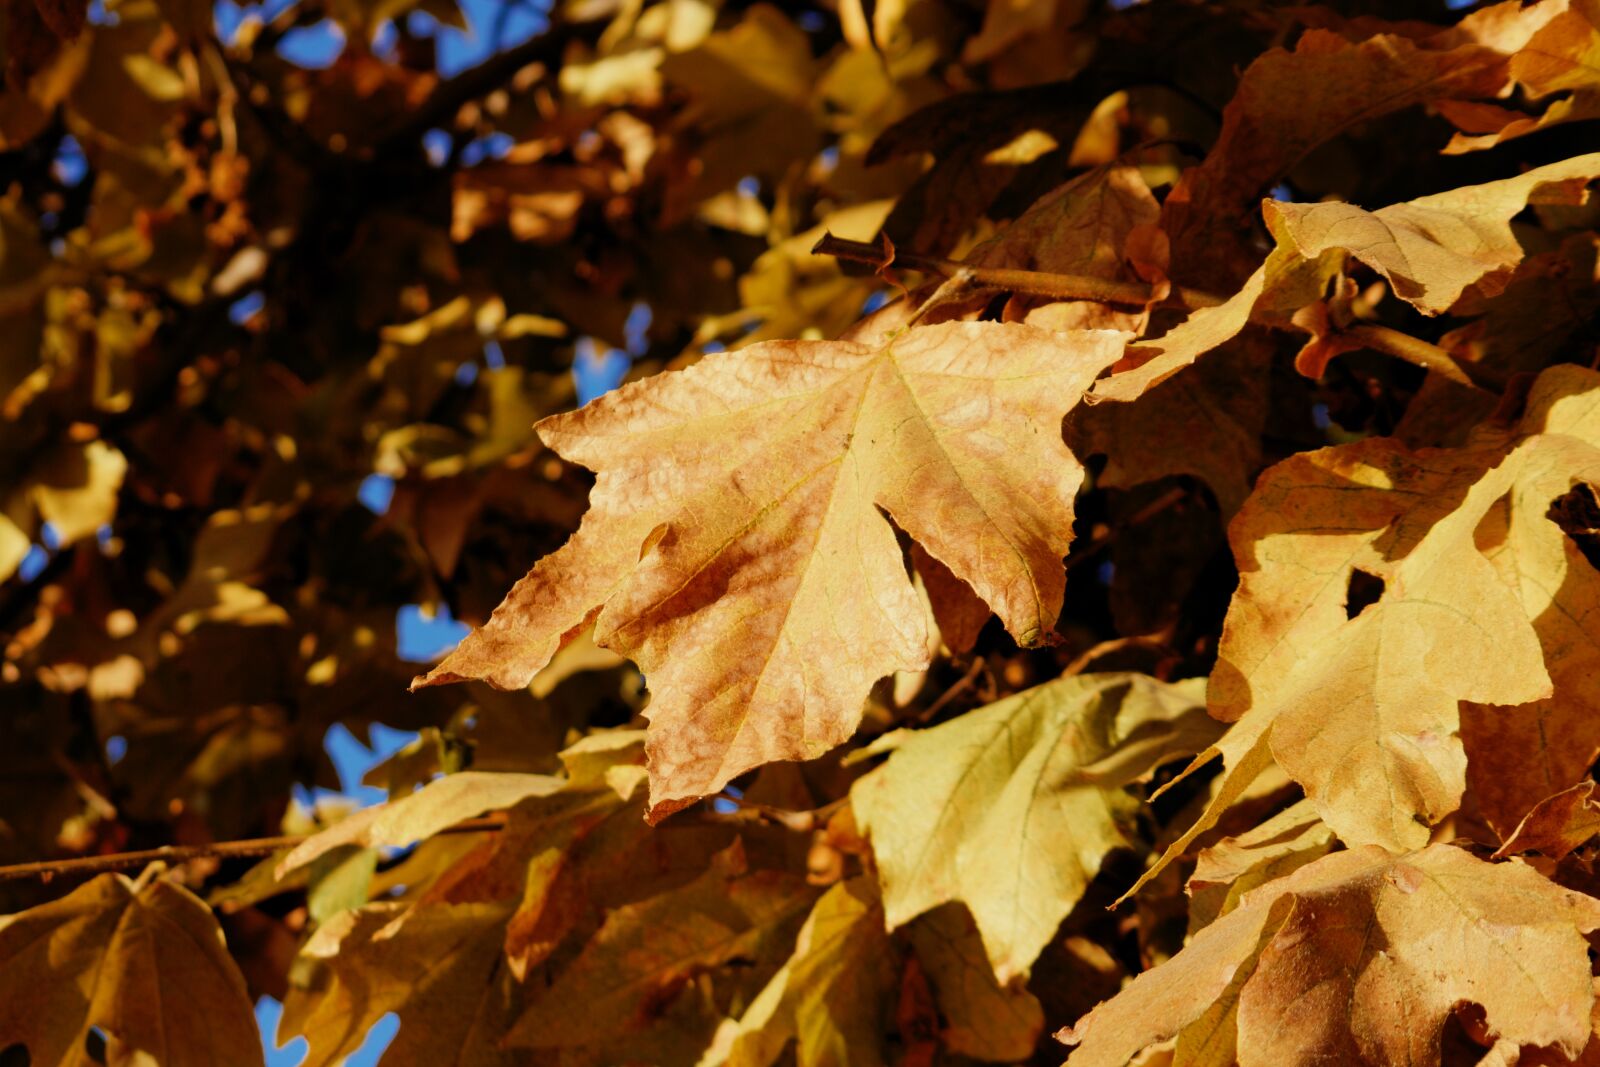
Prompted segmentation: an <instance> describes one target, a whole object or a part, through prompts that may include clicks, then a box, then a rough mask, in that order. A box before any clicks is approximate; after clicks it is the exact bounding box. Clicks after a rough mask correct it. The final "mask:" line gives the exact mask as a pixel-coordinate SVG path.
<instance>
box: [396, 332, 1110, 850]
mask: <svg viewBox="0 0 1600 1067" xmlns="http://www.w3.org/2000/svg"><path fill="white" fill-rule="evenodd" d="M1122 347H1123V342H1122V335H1120V334H1116V333H1111V332H1105V331H1080V332H1069V333H1055V332H1051V331H1047V330H1042V329H1038V328H1036V327H1032V326H1027V325H1023V324H1015V323H998V322H957V323H944V324H941V325H937V326H926V327H915V328H911V329H905V330H900V331H898V332H896V333H893V334H890V335H888V336H886V337H884V338H883V339H882V340H881V341H880V342H879V343H876V344H864V343H859V342H857V341H847V340H841V341H772V342H767V343H764V344H759V345H753V346H751V347H749V348H746V349H743V350H741V351H738V352H735V353H730V354H727V355H719V356H714V357H711V358H708V359H706V360H703V361H702V362H700V363H699V364H697V365H695V366H694V367H691V368H689V369H687V370H684V371H679V372H676V373H671V374H663V375H660V376H657V377H655V378H651V379H648V380H646V381H642V382H638V383H634V384H632V385H628V386H624V387H623V388H622V389H619V390H617V391H616V392H614V393H612V394H609V395H607V396H605V397H603V398H601V399H599V400H596V401H595V402H594V403H591V404H589V405H588V406H586V407H584V408H582V409H580V410H578V411H574V412H571V413H569V414H564V415H559V416H556V417H554V418H551V419H547V420H545V421H544V422H542V423H540V425H539V433H540V435H541V436H542V437H543V438H544V440H545V442H546V443H548V444H549V445H550V446H551V447H552V448H554V449H555V450H556V451H557V452H559V453H560V454H561V455H563V456H565V457H566V458H568V459H570V460H573V461H574V462H578V463H582V464H584V465H585V466H587V467H590V468H592V469H593V470H595V471H596V472H597V478H596V481H595V487H594V490H593V492H592V494H591V496H590V506H589V512H588V514H587V515H585V517H584V520H583V524H582V526H581V527H580V529H579V530H578V532H577V533H576V534H574V535H573V537H572V538H571V540H569V541H568V542H567V544H566V545H564V546H563V547H562V548H560V549H559V550H557V551H556V552H554V553H552V554H551V555H549V556H548V557H546V558H545V559H543V560H541V561H540V562H539V563H538V565H537V566H535V567H534V568H533V570H532V571H531V572H530V573H529V574H528V576H527V577H525V578H524V579H523V580H522V581H520V582H518V583H517V585H516V586H515V587H514V588H513V589H512V591H511V593H510V594H509V595H508V596H507V597H506V600H505V602H504V603H503V604H501V606H500V607H499V608H498V609H497V610H496V611H495V613H494V616H493V618H492V619H490V621H489V622H488V624H486V625H485V626H484V627H482V628H481V629H480V630H478V631H477V632H475V633H473V634H472V635H471V636H470V637H468V638H467V640H466V641H464V642H463V643H462V645H461V646H460V647H459V648H458V649H457V650H456V651H455V652H454V653H452V654H451V655H450V656H449V657H448V658H447V659H446V660H445V661H444V662H443V663H441V664H440V665H439V666H438V667H437V668H435V669H434V670H433V671H432V672H431V673H430V674H428V675H427V676H426V677H425V678H422V679H419V681H418V683H417V684H419V685H431V684H436V683H439V682H447V681H455V680H458V679H463V678H482V679H484V680H486V681H489V682H491V683H492V684H495V685H498V686H501V687H506V688H517V687H521V686H524V685H526V684H528V681H529V679H531V678H532V677H533V675H534V673H535V672H536V671H538V670H539V669H540V668H541V667H543V666H544V665H545V664H546V663H547V662H548V661H549V659H550V657H551V656H552V655H553V654H554V653H555V651H556V650H557V648H559V647H560V645H561V644H562V642H563V641H564V640H566V639H567V638H568V637H570V636H571V635H572V634H574V633H575V632H576V631H578V630H580V629H581V628H582V627H583V626H584V625H585V624H586V623H588V622H589V621H590V620H593V622H594V626H595V640H596V641H597V642H598V643H600V644H602V645H604V646H606V647H608V648H611V649H614V650H615V651H617V652H619V653H621V654H622V655H625V656H628V657H630V658H632V659H633V660H634V661H635V662H636V663H638V665H639V666H640V668H641V669H642V670H643V671H644V673H645V676H646V677H647V678H648V679H649V683H650V688H651V694H652V696H651V704H650V707H649V710H648V715H649V717H650V720H651V723H650V734H649V741H648V744H647V751H648V755H649V764H650V775H651V812H652V817H654V818H660V817H662V816H664V815H666V814H668V813H670V812H672V811H675V810H677V809H679V808H682V807H683V806H685V805H686V804H688V803H690V802H692V801H693V800H694V799H696V798H698V797H702V796H705V795H707V794H709V793H713V792H715V791H716V790H718V789H720V788H722V786H724V785H725V784H727V782H728V781H729V780H731V779H732V778H734V777H735V776H736V775H739V774H741V773H743V772H744V771H747V770H749V769H751V768H753V767H757V766H759V765H761V764H763V763H767V762H770V761H773V760H785V759H806V758H810V757H813V756H816V755H819V754H821V753H822V752H824V751H826V750H827V749H829V748H831V747H833V746H834V745H837V744H839V743H840V742H842V741H844V740H845V739H846V738H847V737H849V736H850V734H851V733H852V732H853V731H854V730H855V728H856V725H857V723H858V722H859V721H860V717H861V709H862V706H863V703H864V701H865V699H866V697H867V694H868V691H869V690H870V688H871V686H872V685H873V683H874V682H875V681H877V680H878V679H879V678H881V677H883V676H885V675H887V674H889V673H891V672H893V671H896V670H917V669H921V668H923V667H925V666H926V665H927V664H928V662H929V658H930V645H929V635H928V627H927V622H926V618H927V612H926V608H925V607H924V606H923V604H922V601H921V600H920V598H919V597H918V596H917V594H916V591H915V588H914V586H913V584H912V581H911V577H910V575H909V574H908V572H907V569H906V563H905V553H904V552H903V550H902V547H901V545H900V543H899V541H898V540H897V537H896V533H895V527H898V528H899V529H900V530H902V531H904V532H905V533H906V534H908V535H909V536H910V537H911V538H912V539H913V540H914V541H916V542H917V543H918V544H919V545H920V546H921V547H922V548H923V549H924V550H926V551H927V553H928V554H929V555H931V556H932V557H933V558H935V559H937V560H938V561H939V562H940V563H942V564H944V565H945V566H946V567H948V568H949V570H950V571H951V572H952V573H954V574H955V575H956V576H957V577H958V578H960V579H961V580H962V581H964V582H966V583H967V585H968V586H970V587H971V588H972V590H973V591H974V592H976V593H977V595H978V596H979V597H980V598H982V600H983V601H984V602H986V603H987V604H988V605H989V606H990V607H991V608H993V609H994V611H995V613H996V614H997V615H999V617H1000V619H1001V620H1002V621H1003V622H1004V623H1005V625H1006V628H1007V629H1008V630H1009V631H1010V632H1011V633H1012V635H1013V636H1014V637H1015V638H1016V639H1017V640H1018V641H1020V642H1021V643H1022V644H1024V645H1033V644H1038V643H1040V642H1042V641H1044V640H1046V639H1047V636H1048V634H1049V633H1050V630H1051V627H1052V626H1053V625H1054V623H1055V619H1056V615H1057V612H1058V611H1059V610H1060V607H1061V599H1062V593H1063V590H1064V587H1065V576H1064V573H1063V569H1062V564H1061V559H1062V556H1063V555H1064V554H1065V552H1066V550H1067V547H1068V544H1069V543H1070V541H1071V537H1072V504H1073V498H1074V496H1075V495H1076V493H1077V491H1078V487H1079V485H1080V483H1081V482H1082V478H1083V468H1082V466H1081V464H1079V463H1078V462H1077V460H1075V459H1074V458H1073V456H1072V454H1071V453H1070V452H1069V451H1068V450H1067V447H1066V445H1065V444H1064V443H1063V441H1062V437H1061V420H1062V418H1063V416H1064V415H1065V414H1066V413H1067V411H1068V410H1069V409H1070V408H1071V407H1072V406H1073V405H1074V404H1076V403H1077V402H1078V400H1079V399H1080V398H1081V397H1082V395H1083V393H1084V390H1085V389H1087V388H1088V386H1089V384H1090V383H1091V382H1092V381H1093V380H1094V378H1095V376H1096V375H1097V374H1099V373H1100V371H1101V370H1102V369H1104V368H1105V367H1106V366H1108V365H1109V364H1110V363H1111V362H1113V361H1115V360H1116V359H1117V358H1118V356H1119V355H1120V354H1121V351H1122ZM890 520H892V523H893V525H891V522H890Z"/></svg>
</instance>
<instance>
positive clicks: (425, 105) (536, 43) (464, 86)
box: [377, 19, 609, 144]
mask: <svg viewBox="0 0 1600 1067" xmlns="http://www.w3.org/2000/svg"><path fill="white" fill-rule="evenodd" d="M607 25H609V20H608V19H586V20H584V21H581V22H555V23H551V25H550V26H549V27H547V28H546V29H545V31H544V32H543V33H540V34H538V35H537V36H535V37H532V38H530V39H529V40H527V41H524V42H523V43H522V44H519V45H517V46H516V47H515V48H510V49H507V50H506V51H504V52H501V53H500V54H499V55H496V56H492V57H490V58H489V59H486V60H484V61H483V62H482V63H479V64H478V65H477V66H475V67H469V68H468V69H466V70H464V71H462V72H461V73H460V74H457V75H456V76H455V77H454V78H451V79H449V80H448V81H443V82H440V83H439V85H438V87H437V88H435V89H434V90H433V92H432V94H430V95H429V97H428V99H426V100H424V101H423V102H422V104H421V105H420V106H418V108H417V109H416V110H415V111H413V112H411V113H410V114H408V115H406V116H405V118H404V121H403V122H401V123H400V124H399V125H398V126H396V127H395V128H394V129H392V130H389V131H387V132H386V133H384V134H383V136H381V137H379V138H377V140H378V142H379V143H381V144H392V143H395V142H397V141H403V140H406V139H409V138H413V137H420V136H422V134H423V132H424V131H426V130H431V129H433V128H434V127H436V126H440V127H442V126H447V125H449V123H450V120H451V119H453V118H454V117H455V114H456V112H457V111H460V110H461V107H462V105H464V104H468V103H471V102H472V101H474V100H477V99H479V98H480V97H484V96H488V95H489V94H490V93H492V92H494V91H495V90H496V89H499V88H501V87H502V86H504V85H505V83H506V82H508V81H510V80H511V79H512V78H513V77H515V76H516V73H517V72H518V71H519V70H521V69H522V68H524V67H526V66H529V65H531V64H534V63H544V64H546V65H549V66H554V65H555V64H556V63H557V62H558V61H559V60H560V59H561V54H562V53H563V52H565V51H566V49H567V45H569V44H571V43H572V42H573V41H576V40H581V39H587V38H590V37H593V36H596V35H597V34H599V33H600V31H602V30H604V29H605V28H606V26H607Z"/></svg>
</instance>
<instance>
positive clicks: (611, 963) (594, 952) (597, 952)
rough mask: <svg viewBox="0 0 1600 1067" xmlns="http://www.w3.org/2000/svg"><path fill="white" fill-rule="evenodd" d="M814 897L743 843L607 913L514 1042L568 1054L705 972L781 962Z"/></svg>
mask: <svg viewBox="0 0 1600 1067" xmlns="http://www.w3.org/2000/svg"><path fill="white" fill-rule="evenodd" d="M814 896H815V891H814V890H811V889H809V888H808V887H807V886H806V884H805V882H804V880H802V879H800V878H798V877H796V876H793V875H788V874H785V873H783V872H779V871H754V872H752V871H750V870H748V869H747V866H746V864H745V859H744V855H743V850H742V849H741V848H740V847H739V846H738V845H737V844H735V845H734V846H732V847H731V848H730V849H728V850H726V851H725V852H722V853H719V854H718V855H717V856H716V857H714V858H713V860H712V862H711V865H710V868H709V869H708V870H707V871H706V872H705V873H704V874H703V875H701V876H700V877H699V878H697V879H696V880H695V881H693V882H691V883H690V884H688V885H686V886H684V887H682V888H681V889H677V890H673V891H670V892H667V893H662V894H660V895H658V896H654V897H651V898H650V899H648V900H645V901H642V902H641V903H638V904H630V905H625V906H623V907H621V908H617V909H616V910H614V911H612V912H611V913H610V914H609V915H607V916H606V920H605V924H604V925H603V926H601V928H600V929H599V931H598V932H597V933H596V934H595V935H594V937H593V938H591V939H590V941H589V943H588V944H587V945H585V946H584V949H583V951H582V952H581V953H580V954H579V955H578V957H577V959H575V960H573V961H572V963H571V964H569V965H568V966H567V967H566V968H565V969H564V970H562V971H561V972H560V973H559V974H558V975H557V977H556V978H555V980H554V982H553V983H552V984H551V985H550V986H549V987H548V988H545V989H543V990H540V991H539V992H538V993H536V994H535V995H534V998H533V1000H532V1003H531V1004H530V1005H529V1007H528V1010H527V1011H526V1012H524V1013H523V1015H522V1017H521V1018H519V1019H518V1020H517V1021H516V1023H515V1024H514V1025H513V1026H512V1027H511V1029H510V1031H509V1032H508V1033H507V1035H506V1042H507V1044H509V1045H511V1046H532V1047H535V1048H559V1047H561V1046H564V1045H584V1044H589V1043H598V1042H603V1041H607V1040H610V1039H612V1038H614V1037H615V1036H616V1035H617V1034H618V1033H619V1032H621V1031H624V1030H628V1029H633V1028H637V1027H638V1026H640V1025H642V1024H643V1023H644V1022H645V1021H647V1020H648V1018H649V1017H650V1016H651V1015H652V1014H654V1013H659V1012H660V1011H662V1010H663V1009H664V1007H665V1005H666V1004H667V1002H668V1001H669V1000H670V999H671V998H672V997H673V996H675V995H676V994H677V993H678V992H679V991H680V990H681V989H682V987H683V986H684V985H685V984H686V983H688V982H689V981H690V980H692V979H693V978H694V977H695V976H696V975H699V974H703V973H706V972H708V971H710V970H711V969H713V968H715V967H719V966H722V965H724V964H728V963H729V962H731V961H734V960H740V961H742V962H743V963H744V964H745V965H750V964H753V963H754V962H755V961H756V960H758V959H760V958H762V957H763V956H772V955H774V947H775V946H780V945H786V944H787V938H788V937H792V936H794V931H795V930H796V928H797V927H798V926H799V924H800V922H801V920H802V917H803V916H804V914H805V912H806V910H807V908H808V907H809V905H810V904H811V903H812V901H813V899H814ZM777 958H779V959H781V958H782V954H781V952H779V953H777ZM579 1004H581V1005H583V1010H581V1011H574V1010H573V1006H574V1005H579Z"/></svg>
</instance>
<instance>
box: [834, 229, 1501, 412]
mask: <svg viewBox="0 0 1600 1067" xmlns="http://www.w3.org/2000/svg"><path fill="white" fill-rule="evenodd" d="M811 251H812V253H813V254H814V255H819V256H834V257H836V258H838V259H848V260H851V261H852V262H856V263H867V264H870V265H871V266H874V267H876V268H877V269H879V270H883V269H885V268H887V267H890V266H903V267H908V268H910V269H911V270H919V271H924V272H926V273H929V274H939V275H943V276H944V277H946V278H965V279H966V280H967V281H968V282H969V283H970V284H971V285H972V286H974V287H975V288H980V289H994V290H1003V291H1005V292H1012V293H1027V294H1028V295H1030V296H1043V297H1049V298H1052V299H1055V300H1092V301H1094V302H1096V303H1100V304H1127V305H1130V306H1134V307H1142V306H1144V305H1145V304H1148V303H1149V302H1150V300H1151V297H1152V295H1153V294H1152V292H1151V289H1150V287H1149V286H1148V285H1144V284H1142V283H1140V282H1118V281H1110V280H1107V279H1105V278H1093V277H1088V276H1085V275H1079V274H1051V273H1047V272H1044V271H1035V270H1012V269H1008V268H997V267H976V266H971V265H968V264H966V263H959V262H957V261H955V260H953V259H942V258H940V257H938V256H927V255H923V254H921V253H918V252H902V251H900V250H899V249H897V248H894V247H892V246H889V245H887V244H883V245H879V244H873V243H871V242H868V241H851V240H847V239H845V238H842V237H835V236H834V235H833V234H831V233H829V234H824V235H823V237H822V240H820V241H818V242H817V243H816V246H815V247H814V248H812V250H811ZM1224 300H1225V298H1224V297H1221V296H1219V295H1217V294H1216V293H1208V292H1206V291H1204V290H1201V289H1190V288H1187V287H1185V286H1173V288H1172V292H1171V293H1170V294H1169V295H1168V297H1167V298H1166V299H1165V300H1163V301H1160V302H1159V304H1160V305H1161V306H1167V307H1179V308H1184V309H1186V310H1189V311H1197V310H1199V309H1200V308H1208V307H1216V306H1217V305H1219V304H1221V303H1223V302H1224ZM1261 325H1265V326H1269V327H1272V328H1274V329H1278V328H1282V324H1281V323H1277V322H1263V323H1261ZM1341 332H1342V333H1343V334H1344V335H1345V336H1346V337H1350V338H1352V339H1353V340H1356V341H1358V342H1360V344H1361V345H1362V346H1363V347H1366V348H1370V349H1372V350H1373V351H1375V352H1382V353H1384V354H1385V355H1389V356H1394V357H1396V358H1398V359H1402V360H1405V361H1406V362H1407V363H1411V364H1414V365H1416V366H1418V367H1421V368H1423V369H1424V370H1430V371H1434V372H1436V373H1440V374H1444V375H1445V376H1447V377H1449V378H1451V379H1453V380H1455V381H1458V382H1464V383H1468V384H1471V385H1473V386H1476V387H1477V388H1479V389H1482V390H1484V391H1485V392H1489V393H1498V392H1501V391H1503V390H1504V389H1505V382H1504V381H1503V380H1502V379H1501V378H1500V377H1499V376H1498V375H1496V374H1495V373H1494V372H1493V371H1492V370H1490V369H1489V368H1487V367H1482V366H1479V365H1478V364H1475V363H1472V362H1470V361H1465V360H1458V359H1457V358H1456V357H1455V356H1453V355H1452V354H1451V353H1450V352H1449V351H1448V350H1446V349H1443V348H1440V347H1439V346H1438V345H1436V344H1432V343H1430V342H1428V341H1424V340H1422V339H1421V338H1418V337H1412V336H1411V335H1410V334H1406V333H1401V332H1400V331H1399V330H1396V329H1392V328H1391V327H1388V326H1379V325H1377V324H1375V323H1360V324H1358V325H1354V326H1350V327H1348V328H1346V329H1344V330H1343V331H1341Z"/></svg>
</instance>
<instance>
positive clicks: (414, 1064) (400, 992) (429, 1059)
mask: <svg viewBox="0 0 1600 1067" xmlns="http://www.w3.org/2000/svg"><path fill="white" fill-rule="evenodd" d="M508 910H509V909H508V908H507V907H506V906H505V905H503V904H444V903H430V904H421V905H418V906H416V907H411V908H408V907H406V906H405V905H401V904H395V903H379V904H369V905H367V906H366V907H364V908H360V909H357V910H355V911H347V912H344V913H343V914H341V915H338V916H335V917H334V918H333V919H331V920H329V921H328V922H326V923H324V924H323V925H322V926H321V927H319V928H318V929H317V931H316V933H315V934H313V935H312V936H311V938H310V940H309V941H308V942H307V943H306V945H305V947H304V948H303V949H302V950H301V956H300V959H301V961H302V964H301V966H300V967H299V968H297V969H296V972H295V973H296V981H294V982H292V983H291V985H290V988H289V993H288V995H287V996H286V997H285V998H284V1001H283V1015H282V1016H281V1017H280V1019H279V1022H278V1040H279V1043H280V1044H281V1043H284V1042H287V1041H288V1040H289V1039H290V1038H291V1037H294V1036H303V1037H304V1038H305V1039H306V1041H307V1042H308V1043H309V1044H310V1046H311V1047H310V1050H309V1052H308V1054H307V1056H306V1058H305V1060H304V1061H303V1065H302V1067H329V1065H332V1064H336V1063H342V1062H344V1057H345V1056H346V1055H348V1054H349V1053H351V1052H354V1051H355V1050H356V1049H358V1048H360V1047H361V1044H362V1042H364V1041H365V1040H366V1037H367V1031H368V1030H369V1029H370V1028H371V1026H372V1024H373V1023H375V1022H377V1021H378V1020H379V1019H380V1018H382V1017H383V1016H384V1015H385V1014H387V1013H388V1012H391V1011H392V1012H397V1013H398V1014H399V1015H400V1017H401V1024H400V1033H399V1034H398V1035H396V1037H395V1040H394V1042H393V1043H392V1044H391V1045H390V1046H389V1048H388V1049H387V1050H386V1051H385V1052H384V1054H383V1059H384V1062H385V1063H386V1064H395V1065H397V1067H429V1065H433V1064H439V1063H450V1062H456V1063H471V1064H482V1065H485V1067H490V1065H505V1067H511V1065H512V1064H516V1063H519V1062H521V1061H522V1058H523V1057H522V1054H520V1053H513V1052H506V1051H503V1050H501V1049H500V1048H499V1041H500V1038H501V1036H502V1035H503V1034H504V1033H505V1029H506V1027H507V1026H508V1025H510V1022H511V1019H512V1017H513V1015H514V1012H515V1010H516V1009H515V998H516V992H515V987H514V983H513V982H512V981H511V976H510V973H509V970H508V968H507V967H506V963H505V960H504V958H503V956H502V954H501V944H502V940H503V936H504V931H505V919H506V915H507V913H508ZM402 918H403V920H404V921H403V922H402V921H400V920H401V919H402Z"/></svg>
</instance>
